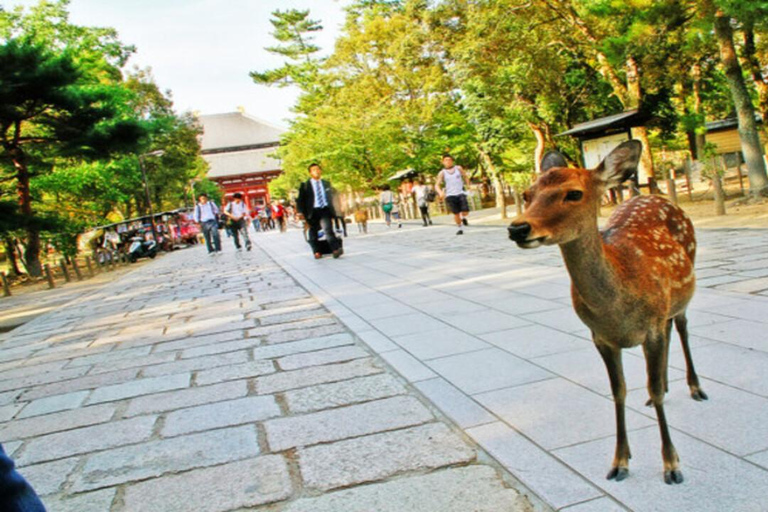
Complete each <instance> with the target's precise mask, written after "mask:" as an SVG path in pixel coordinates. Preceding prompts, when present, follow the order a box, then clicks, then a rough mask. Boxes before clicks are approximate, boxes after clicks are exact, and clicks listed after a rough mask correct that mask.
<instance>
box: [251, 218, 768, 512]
mask: <svg viewBox="0 0 768 512" xmlns="http://www.w3.org/2000/svg"><path fill="white" fill-rule="evenodd" d="M372 232H373V233H372V234H369V235H367V236H360V235H357V234H353V235H352V236H350V238H348V239H347V241H346V244H345V245H346V254H345V256H344V257H343V258H342V259H340V260H331V259H323V260H320V261H315V260H313V259H311V257H310V254H309V251H308V249H307V247H306V245H305V244H304V242H303V241H302V239H301V236H300V235H299V234H298V233H295V232H294V233H287V234H284V235H278V234H269V235H265V236H261V237H259V238H257V240H258V243H260V244H263V246H264V247H265V248H266V250H267V251H268V252H269V253H270V254H271V255H272V256H273V258H275V259H276V260H277V261H279V262H280V263H281V264H282V265H283V266H284V267H285V268H286V269H287V270H288V271H289V272H290V273H291V275H292V276H294V277H295V278H296V279H297V280H298V281H299V282H300V283H301V284H302V285H304V286H305V287H306V288H307V289H308V290H310V291H311V292H312V293H313V294H314V295H315V296H317V297H319V298H320V299H321V300H322V302H323V304H324V305H325V306H326V307H327V308H329V309H330V310H331V311H332V312H333V313H334V314H336V316H337V317H338V318H339V319H340V320H341V321H342V322H344V323H345V324H346V325H347V326H348V327H349V328H350V329H352V330H353V331H354V332H355V333H356V334H357V336H359V337H360V338H362V339H363V341H365V342H366V343H367V344H368V346H369V347H370V348H371V349H373V350H374V351H376V352H378V353H379V354H380V355H381V357H383V358H384V359H385V360H386V361H387V362H389V363H390V364H391V365H392V366H393V367H395V368H396V369H397V370H398V371H399V372H400V373H401V375H403V376H404V377H405V378H406V379H407V380H408V381H409V382H411V383H413V384H414V385H415V386H416V387H417V388H418V389H419V390H420V391H421V392H422V393H424V395H426V396H427V397H428V398H429V399H430V400H431V401H432V402H433V403H434V404H435V405H437V407H439V408H440V409H441V410H442V411H443V412H444V413H445V414H447V415H448V416H449V417H451V418H452V419H453V420H454V421H455V422H456V424H457V425H459V426H460V427H461V428H462V429H464V431H465V432H466V433H467V434H468V435H469V436H470V437H471V438H473V439H474V440H475V441H477V442H478V443H479V444H480V446H482V447H483V448H484V449H485V450H487V451H488V452H489V453H490V454H491V455H492V456H493V457H494V458H495V459H496V460H497V461H499V462H500V463H501V464H502V465H504V466H505V467H506V468H507V469H508V470H509V471H510V472H511V473H512V474H513V475H514V476H515V477H516V478H518V479H519V480H520V481H521V482H523V483H524V484H525V485H526V486H528V487H529V488H530V489H532V490H533V491H534V492H535V493H536V494H537V495H538V496H539V497H540V498H541V499H543V500H544V501H545V502H546V503H548V504H549V505H551V506H552V507H553V508H554V509H558V510H559V509H563V510H567V511H569V512H596V511H608V510H610V511H614V510H635V511H676V512H677V511H681V510H696V511H713V512H715V511H717V512H720V511H723V510H728V511H764V510H768V337H766V332H768V297H766V295H767V294H768V291H767V290H768V281H767V279H768V277H767V276H768V251H766V249H768V230H711V231H708V230H699V231H698V232H697V234H698V238H699V251H698V262H697V263H698V268H699V277H700V281H699V284H700V287H699V290H698V291H697V294H696V296H695V298H694V300H693V302H692V305H691V308H690V312H689V319H690V324H689V325H690V329H691V332H692V335H693V339H692V347H693V357H694V361H695V363H696V367H697V370H698V372H699V375H700V377H702V386H703V389H705V390H706V392H707V393H708V394H709V396H710V400H709V401H708V402H704V403H698V402H694V401H693V400H691V399H690V398H689V396H688V390H687V386H686V385H685V380H684V361H683V358H682V355H681V349H680V346H679V344H678V343H677V340H676V339H675V341H673V344H672V355H671V358H670V365H671V368H670V372H669V376H670V381H671V384H670V393H669V395H668V396H667V401H666V406H667V407H666V410H667V415H668V420H669V423H670V425H671V427H672V436H673V439H674V442H675V445H676V446H677V449H678V452H679V454H680V457H681V463H682V470H683V472H684V475H685V478H686V480H685V483H684V484H683V485H680V486H667V485H665V484H664V483H663V480H662V463H661V456H660V440H659V434H658V428H657V425H656V421H655V415H654V413H653V411H652V410H651V409H649V408H646V407H645V406H644V402H645V400H646V398H647V393H646V390H645V365H644V361H643V358H642V352H641V351H639V350H637V349H633V350H629V351H625V357H624V361H625V362H624V364H625V373H626V376H627V384H628V388H629V393H628V398H627V402H628V412H627V421H628V428H629V439H630V445H631V447H632V454H633V455H634V457H633V459H632V461H631V465H630V478H629V479H627V480H625V481H624V482H621V483H616V482H612V481H607V480H605V474H606V473H607V471H608V469H609V464H610V461H611V459H612V457H613V449H614V443H615V437H614V434H615V424H614V412H613V404H612V400H611V398H610V389H609V383H608V378H607V374H606V372H605V369H604V366H603V364H602V361H601V360H600V358H599V356H598V354H597V351H596V350H595V349H594V347H593V346H592V343H591V341H590V340H589V334H588V331H587V329H586V328H585V327H584V326H583V324H581V322H580V321H579V320H578V318H577V317H576V315H575V313H574V312H573V310H572V308H571V305H570V292H569V278H568V276H567V274H566V272H565V270H564V268H563V265H562V262H561V259H560V255H559V252H558V250H557V249H556V248H542V249H538V250H535V251H522V250H520V249H518V248H517V247H516V246H514V245H513V244H512V243H510V242H509V241H508V240H507V239H506V232H505V230H504V228H501V227H487V228H481V227H470V228H469V229H468V230H466V234H465V235H464V236H463V237H457V236H455V235H454V229H453V228H450V227H447V226H434V227H431V228H422V227H420V226H416V225H409V226H406V227H404V228H403V229H402V230H397V229H393V230H389V231H385V230H384V228H383V227H382V226H381V225H372Z"/></svg>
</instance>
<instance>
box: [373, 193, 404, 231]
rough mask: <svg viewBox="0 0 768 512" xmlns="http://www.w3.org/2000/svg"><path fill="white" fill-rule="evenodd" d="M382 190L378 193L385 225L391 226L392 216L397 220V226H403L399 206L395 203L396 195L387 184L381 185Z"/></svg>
mask: <svg viewBox="0 0 768 512" xmlns="http://www.w3.org/2000/svg"><path fill="white" fill-rule="evenodd" d="M382 188H383V189H384V191H383V192H382V193H381V194H380V195H379V202H380V203H381V211H382V212H384V220H385V221H386V223H387V227H388V228H389V227H392V226H391V224H392V217H394V218H395V220H396V221H397V227H398V228H401V227H403V224H402V222H400V207H399V206H398V204H397V197H396V196H395V194H394V193H393V192H392V191H391V190H390V188H389V185H384V186H383V187H382Z"/></svg>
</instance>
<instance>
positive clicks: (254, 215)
mask: <svg viewBox="0 0 768 512" xmlns="http://www.w3.org/2000/svg"><path fill="white" fill-rule="evenodd" d="M260 211H261V208H259V207H258V206H256V207H254V209H253V211H252V212H251V219H252V220H251V224H253V230H254V231H256V232H257V233H258V232H259V231H261V220H260V219H259V212H260Z"/></svg>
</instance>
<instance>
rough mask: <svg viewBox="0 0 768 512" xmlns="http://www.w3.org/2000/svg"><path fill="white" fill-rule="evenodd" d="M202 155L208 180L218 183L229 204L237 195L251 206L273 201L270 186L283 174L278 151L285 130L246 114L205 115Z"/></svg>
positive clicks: (201, 118) (202, 116) (225, 200)
mask: <svg viewBox="0 0 768 512" xmlns="http://www.w3.org/2000/svg"><path fill="white" fill-rule="evenodd" d="M198 119H199V121H200V124H201V125H202V126H203V137H202V143H201V145H202V155H203V158H204V159H205V160H206V161H207V162H208V165H209V166H210V168H209V169H208V179H210V180H212V181H215V182H216V183H218V185H219V187H221V189H222V191H223V192H224V198H225V199H224V201H223V203H226V202H228V201H229V199H230V198H231V197H232V194H234V193H235V192H240V193H241V194H243V198H244V200H245V202H246V204H248V206H249V207H251V208H254V207H255V206H261V205H263V204H264V203H265V202H267V201H269V200H270V197H269V189H268V188H267V184H268V183H269V182H270V181H271V180H273V179H275V178H276V177H278V176H279V175H280V173H282V172H283V171H282V169H281V165H280V160H277V159H276V158H275V157H274V152H275V150H276V149H277V147H278V146H279V145H280V136H281V134H282V133H283V132H284V131H285V130H284V129H283V128H280V127H278V126H275V125H272V124H269V123H267V122H265V121H262V120H260V119H257V118H255V117H253V116H250V115H248V114H246V113H244V112H230V113H227V114H212V115H201V116H200V117H199V118H198Z"/></svg>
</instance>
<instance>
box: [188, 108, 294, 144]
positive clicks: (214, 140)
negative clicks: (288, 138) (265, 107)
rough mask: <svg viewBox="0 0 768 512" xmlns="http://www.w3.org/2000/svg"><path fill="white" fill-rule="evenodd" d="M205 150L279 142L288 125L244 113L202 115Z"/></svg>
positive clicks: (200, 118) (200, 119)
mask: <svg viewBox="0 0 768 512" xmlns="http://www.w3.org/2000/svg"><path fill="white" fill-rule="evenodd" d="M198 119H199V121H200V124H202V126H203V137H202V141H201V146H202V150H203V153H210V152H221V151H222V150H228V149H232V150H238V149H247V148H252V147H263V146H265V145H277V144H278V143H279V142H280V136H281V135H282V134H283V133H284V132H285V129H284V128H281V127H279V126H276V125H273V124H271V123H268V122H267V121H262V120H261V119H258V118H256V117H253V116H251V115H249V114H246V113H244V112H228V113H225V114H211V115H202V116H200V117H199V118H198Z"/></svg>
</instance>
